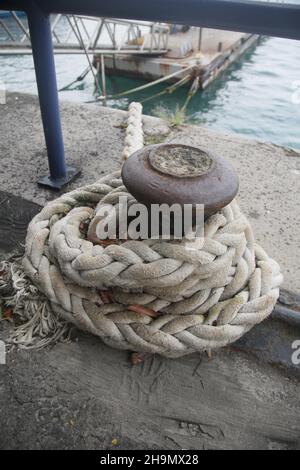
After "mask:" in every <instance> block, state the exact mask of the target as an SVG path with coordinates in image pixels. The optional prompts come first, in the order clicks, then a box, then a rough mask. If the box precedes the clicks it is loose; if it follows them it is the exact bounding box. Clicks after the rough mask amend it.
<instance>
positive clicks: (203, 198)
mask: <svg viewBox="0 0 300 470" xmlns="http://www.w3.org/2000/svg"><path fill="white" fill-rule="evenodd" d="M122 178H123V181H124V184H125V186H126V188H127V189H128V191H129V192H130V193H131V194H132V195H133V196H134V197H135V198H136V199H137V200H138V201H139V202H141V203H143V204H145V205H147V206H148V205H151V204H163V203H165V204H168V205H172V204H174V203H177V204H180V205H182V206H183V205H184V204H192V205H196V204H203V205H204V214H205V216H208V215H211V214H214V213H215V212H217V211H218V210H220V209H221V208H222V207H225V206H227V204H229V203H230V202H231V201H232V199H233V198H234V197H235V196H236V194H237V192H238V188H239V179H238V176H237V174H236V172H235V170H234V168H233V167H232V165H231V164H230V163H229V162H228V161H227V160H225V159H224V158H222V157H220V156H217V155H213V154H212V153H211V152H210V151H207V150H206V149H200V148H196V147H190V146H187V145H181V144H159V145H150V146H148V147H144V148H143V149H142V150H139V151H138V152H136V153H134V154H133V155H132V156H131V157H130V158H129V159H128V160H127V161H126V162H125V164H124V165H123V169H122Z"/></svg>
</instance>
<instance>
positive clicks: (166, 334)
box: [23, 105, 282, 357]
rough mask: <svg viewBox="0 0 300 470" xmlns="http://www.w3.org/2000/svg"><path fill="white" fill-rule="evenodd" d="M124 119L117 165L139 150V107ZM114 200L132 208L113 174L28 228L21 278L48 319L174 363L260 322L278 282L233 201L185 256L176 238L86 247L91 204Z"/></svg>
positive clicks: (56, 204) (48, 209)
mask: <svg viewBox="0 0 300 470" xmlns="http://www.w3.org/2000/svg"><path fill="white" fill-rule="evenodd" d="M129 114H130V116H129V119H128V124H129V125H128V127H127V136H126V147H125V150H124V153H123V158H127V157H128V156H129V155H130V153H131V152H132V151H134V150H137V149H138V148H141V146H142V145H143V141H142V126H141V107H140V106H138V105H131V107H130V112H129ZM121 195H122V196H124V197H126V198H127V199H128V201H129V203H132V202H133V201H134V198H133V197H132V196H131V195H130V194H129V193H128V192H127V190H126V188H125V187H124V186H123V183H122V180H121V177H120V171H118V172H115V173H113V174H110V175H107V176H105V177H104V178H101V179H100V180H99V181H97V182H96V183H94V184H91V185H88V186H84V187H82V188H79V189H76V190H74V191H72V192H70V193H68V194H64V195H63V196H61V197H59V198H58V199H56V200H54V201H52V202H50V203H48V204H47V205H46V206H45V207H44V208H43V209H42V211H41V212H40V213H39V214H37V215H36V216H35V217H34V219H33V220H32V221H31V223H30V225H29V227H28V234H27V239H26V252H25V256H24V258H23V267H24V271H25V273H26V274H27V276H28V277H29V278H30V279H31V281H32V282H33V283H34V285H35V286H37V287H38V289H39V291H40V292H42V293H43V294H44V296H45V298H46V299H47V302H49V305H50V306H51V309H52V311H53V312H54V313H55V315H56V318H62V319H64V320H66V321H67V322H70V323H73V324H75V325H76V326H77V327H78V328H80V329H82V330H85V331H88V332H90V333H93V334H94V335H97V336H99V337H100V338H101V339H102V340H103V341H104V342H105V343H106V344H108V345H110V346H113V347H116V348H120V349H129V350H132V351H138V352H149V353H158V354H161V355H163V356H166V357H178V356H181V355H184V354H189V353H192V352H195V351H203V350H210V349H213V348H218V347H222V346H225V345H227V344H229V343H232V342H233V341H236V340H237V339H239V338H240V337H241V336H242V335H244V334H245V333H246V332H247V331H249V330H250V329H251V328H252V327H253V326H254V325H256V324H258V323H260V322H261V321H263V320H264V319H265V318H266V317H268V315H269V314H270V313H271V311H272V309H273V308H274V306H275V303H276V301H277V298H278V296H279V285H280V283H281V282H282V275H281V273H280V268H279V266H278V264H277V263H276V262H275V261H274V260H272V259H271V258H270V257H269V256H268V255H267V254H266V253H265V252H264V251H263V249H262V248H261V247H260V246H258V245H256V244H255V243H254V238H253V233H252V229H251V226H250V224H249V222H248V220H247V219H246V217H245V216H244V215H243V214H242V212H241V211H240V209H239V206H238V204H237V202H236V200H234V201H233V202H232V203H231V204H229V205H228V206H227V207H225V208H223V209H222V210H221V211H219V212H218V213H217V214H214V215H212V216H210V217H209V218H208V219H207V220H206V222H205V228H204V240H203V246H202V248H201V249H197V250H193V251H191V250H186V249H185V246H184V241H183V240H182V241H181V240H143V241H136V240H127V241H125V242H121V241H116V242H115V243H114V244H110V245H108V246H102V245H101V244H94V243H92V242H91V241H89V240H87V239H86V238H85V236H84V235H83V233H82V226H83V225H84V226H86V225H88V224H89V223H90V222H91V220H92V219H93V217H94V215H95V208H96V206H97V205H98V204H99V203H101V204H102V203H105V204H111V205H112V206H114V205H116V204H117V203H118V201H119V197H120V196H121ZM137 307H139V308H137ZM31 330H32V324H31ZM23 333H24V331H23Z"/></svg>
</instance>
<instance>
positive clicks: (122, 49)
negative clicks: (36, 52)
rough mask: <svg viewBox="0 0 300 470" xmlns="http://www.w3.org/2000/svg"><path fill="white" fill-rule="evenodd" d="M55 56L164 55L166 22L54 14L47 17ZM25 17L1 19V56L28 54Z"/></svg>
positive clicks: (27, 32)
mask: <svg viewBox="0 0 300 470" xmlns="http://www.w3.org/2000/svg"><path fill="white" fill-rule="evenodd" d="M50 21H51V33H52V41H53V47H54V52H55V53H56V54H84V53H87V52H88V53H97V54H103V53H109V54H143V55H163V54H165V53H166V52H167V49H168V36H169V26H168V25H167V24H166V23H157V22H149V21H134V20H126V19H115V18H99V17H93V16H92V17H91V16H84V15H63V14H53V15H51V18H50ZM31 52H32V51H31V41H30V33H29V26H28V23H27V19H26V16H25V15H24V16H20V15H19V14H18V12H16V11H10V12H9V14H7V15H5V17H1V16H0V54H2V55H7V54H9V55H11V54H31Z"/></svg>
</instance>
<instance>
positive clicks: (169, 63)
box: [94, 27, 260, 89]
mask: <svg viewBox="0 0 300 470" xmlns="http://www.w3.org/2000/svg"><path fill="white" fill-rule="evenodd" d="M259 38H260V36H257V35H252V34H244V33H236V32H231V31H220V30H216V29H208V28H196V27H191V28H189V30H188V31H186V32H175V33H174V34H172V33H171V34H170V35H169V39H168V52H167V53H165V54H163V55H154V56H152V57H151V56H149V54H148V55H147V56H146V55H145V56H143V55H134V56H133V55H131V54H116V53H115V54H107V55H105V56H104V64H105V73H106V74H107V75H121V76H123V77H130V78H135V79H144V80H148V81H153V80H157V79H160V78H162V77H167V76H169V75H171V74H174V73H177V72H180V70H182V74H180V73H178V74H177V75H176V77H172V78H170V79H167V80H166V82H168V83H171V82H176V81H179V80H180V79H181V78H182V77H183V76H184V75H185V71H186V69H187V68H190V67H191V66H192V65H195V73H196V74H197V75H198V76H199V78H200V80H199V82H200V83H199V85H200V88H202V89H205V88H206V87H207V86H208V85H209V84H210V83H211V82H212V81H213V80H214V79H215V78H216V77H217V76H219V75H220V73H221V72H223V71H224V70H225V69H227V68H228V67H229V65H231V64H232V63H233V62H234V61H236V60H238V59H239V58H240V57H241V56H242V55H243V54H244V53H245V52H246V51H247V50H248V49H249V48H251V47H253V46H254V45H255V44H257V42H258V41H259ZM143 40H144V43H145V45H146V46H149V44H148V42H149V41H150V38H149V40H148V38H147V37H144V38H143ZM94 65H95V66H96V67H97V68H98V69H100V67H101V54H97V53H95V54H94Z"/></svg>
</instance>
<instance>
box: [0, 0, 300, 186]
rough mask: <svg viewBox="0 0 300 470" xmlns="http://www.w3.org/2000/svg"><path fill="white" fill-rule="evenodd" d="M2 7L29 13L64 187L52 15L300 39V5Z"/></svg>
mask: <svg viewBox="0 0 300 470" xmlns="http://www.w3.org/2000/svg"><path fill="white" fill-rule="evenodd" d="M0 9H3V10H21V11H25V12H26V14H27V16H28V21H29V29H30V35H31V42H32V51H33V57H34V64H35V70H36V79H37V85H38V92H39V99H40V107H41V114H42V120H43V126H44V133H45V140H46V146H47V152H48V160H49V168H50V177H49V178H47V179H46V180H44V181H43V182H44V183H46V184H48V185H49V186H53V187H57V188H60V187H61V186H62V185H63V184H65V183H66V182H68V181H69V180H70V179H71V178H72V177H73V176H74V175H75V174H76V170H75V169H74V168H68V167H67V166H66V163H65V156H64V147H63V138H62V130H61V122H60V115H59V107H58V95H57V86H56V77H55V66H54V59H53V46H52V39H51V29H50V22H49V15H50V14H51V13H65V14H84V15H91V16H102V17H115V18H130V19H137V20H149V21H165V22H168V23H172V22H176V23H180V24H189V25H192V26H204V27H208V28H216V29H225V30H230V31H242V32H247V33H253V34H262V35H266V36H278V37H283V38H290V39H300V5H297V4H286V3H271V2H263V1H251V0H248V1H245V0H244V1H243V0H240V1H238V0H109V1H108V0H0Z"/></svg>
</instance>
